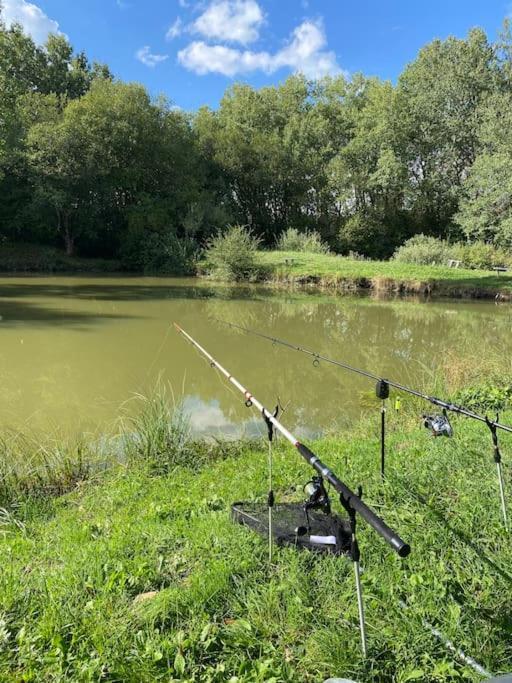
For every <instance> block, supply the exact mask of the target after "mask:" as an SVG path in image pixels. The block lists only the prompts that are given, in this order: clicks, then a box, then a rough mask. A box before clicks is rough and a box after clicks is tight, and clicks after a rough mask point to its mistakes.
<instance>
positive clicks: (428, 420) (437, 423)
mask: <svg viewBox="0 0 512 683" xmlns="http://www.w3.org/2000/svg"><path fill="white" fill-rule="evenodd" d="M423 424H424V425H425V427H426V428H427V429H430V431H431V432H432V436H434V437H438V436H447V437H448V438H449V437H451V436H453V427H452V425H451V423H450V420H449V419H448V415H447V413H446V410H443V414H442V415H423Z"/></svg>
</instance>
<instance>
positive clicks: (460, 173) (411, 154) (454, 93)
mask: <svg viewBox="0 0 512 683" xmlns="http://www.w3.org/2000/svg"><path fill="white" fill-rule="evenodd" d="M496 83H497V71H496V64H495V53H494V49H493V46H492V45H490V44H489V42H488V41H487V38H486V36H485V33H484V32H483V31H481V30H480V29H474V30H472V31H470V33H469V35H468V37H467V38H466V39H465V40H460V39H457V38H453V37H451V38H448V39H447V40H445V41H441V40H434V41H433V42H432V43H430V44H429V45H427V46H426V47H424V48H423V49H422V50H420V53H419V55H418V57H417V59H416V60H415V61H414V62H412V63H411V64H410V65H409V66H408V67H407V68H406V69H405V71H404V72H403V73H402V75H401V76H400V78H399V81H398V91H397V96H398V105H399V106H398V109H397V120H398V121H399V123H400V128H401V131H400V136H401V142H400V146H401V148H402V149H403V152H402V153H403V157H402V161H403V163H405V164H406V165H407V167H408V169H409V174H410V190H411V210H412V211H413V212H414V214H415V215H416V217H417V225H418V230H420V231H421V230H424V231H425V232H430V233H437V234H441V235H442V234H444V233H446V232H447V231H449V227H450V225H451V223H452V217H453V215H454V213H455V211H456V210H457V204H458V199H459V196H460V186H461V183H462V182H463V181H464V179H465V177H466V176H467V174H468V171H469V169H470V168H471V166H472V164H473V162H474V160H475V158H476V155H477V153H478V146H479V142H478V130H479V126H480V123H481V108H480V107H481V104H482V102H484V101H485V99H486V98H487V97H488V95H489V94H491V93H492V92H493V91H494V90H495V88H496Z"/></svg>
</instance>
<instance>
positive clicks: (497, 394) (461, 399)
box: [453, 380, 512, 412]
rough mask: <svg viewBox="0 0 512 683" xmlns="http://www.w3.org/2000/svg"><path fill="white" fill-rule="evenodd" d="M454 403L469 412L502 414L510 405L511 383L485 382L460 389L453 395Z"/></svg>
mask: <svg viewBox="0 0 512 683" xmlns="http://www.w3.org/2000/svg"><path fill="white" fill-rule="evenodd" d="M453 400H454V402H455V403H458V404H460V405H462V406H464V407H465V408H469V409H470V410H477V411H478V410H480V411H490V412H502V411H503V410H508V409H509V408H510V407H511V405H512V381H510V380H509V381H508V382H507V381H505V380H502V381H501V382H500V383H499V384H496V383H494V382H486V383H484V384H478V385H477V386H472V387H466V388H464V389H460V390H459V391H457V392H456V393H455V394H454V399H453Z"/></svg>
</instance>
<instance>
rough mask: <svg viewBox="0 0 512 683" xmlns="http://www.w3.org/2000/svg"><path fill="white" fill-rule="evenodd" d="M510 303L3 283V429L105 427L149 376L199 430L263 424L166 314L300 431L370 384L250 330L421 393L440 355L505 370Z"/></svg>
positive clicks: (74, 281) (341, 413)
mask: <svg viewBox="0 0 512 683" xmlns="http://www.w3.org/2000/svg"><path fill="white" fill-rule="evenodd" d="M511 310H512V309H511V308H510V306H509V305H503V306H495V305H494V304H492V303H489V302H443V301H438V302H423V301H412V300H393V301H389V300H382V299H379V300H375V299H370V298H364V297H361V296H350V297H332V296H328V295H318V294H312V293H289V292H283V291H274V292H269V291H266V290H264V289H261V288H247V287H234V288H233V287H216V286H213V285H211V284H209V283H204V282H198V281H194V280H179V279H163V278H114V277H109V278H32V277H30V278H6V279H3V280H0V316H1V320H0V335H1V340H2V343H1V345H0V373H1V378H2V381H1V383H0V424H2V426H4V427H5V426H17V425H20V424H29V425H34V426H36V427H38V428H40V427H46V426H47V425H52V426H53V425H56V426H59V427H64V428H66V429H71V430H77V429H84V428H96V427H101V428H104V427H107V426H109V425H111V424H112V422H113V421H114V420H115V418H116V417H117V416H118V415H119V412H120V406H121V405H122V403H123V402H124V401H126V400H127V399H128V398H130V396H131V395H133V393H135V392H142V393H149V392H150V391H151V389H152V387H154V385H155V383H156V381H157V378H158V377H161V378H163V379H164V380H168V381H169V382H170V383H171V384H172V386H173V387H174V390H175V393H178V392H179V393H181V394H182V395H183V397H184V398H185V404H186V407H187V408H188V409H189V411H190V414H191V420H192V426H193V428H194V430H195V432H196V433H198V434H207V433H210V434H219V435H220V434H222V435H231V436H233V435H238V434H239V433H245V434H247V435H249V436H254V435H257V434H261V433H262V432H263V425H262V424H260V423H261V422H262V421H261V420H260V419H259V418H258V416H257V415H256V416H255V415H254V412H252V413H251V412H249V411H248V410H247V408H245V407H244V405H243V400H242V397H241V396H240V395H238V394H236V392H235V391H234V390H233V391H232V392H229V391H228V390H227V388H226V382H225V381H224V380H223V379H222V378H220V377H218V375H217V373H216V372H214V371H213V370H212V369H211V368H210V367H209V366H208V364H206V363H204V361H203V360H202V359H201V358H200V357H199V356H198V355H197V353H195V352H194V350H193V349H192V348H191V347H190V346H189V345H187V344H186V343H185V342H184V340H183V339H182V338H181V337H179V336H178V335H176V334H175V333H174V331H173V330H172V329H171V328H170V325H171V323H172V321H174V320H176V321H178V322H180V324H181V325H182V326H183V327H184V328H185V329H187V331H188V332H190V334H192V335H193V336H194V337H196V338H197V339H198V341H199V342H201V343H203V344H204V345H206V346H207V347H208V350H209V351H210V352H211V353H212V354H213V355H214V356H216V357H217V358H218V360H219V361H220V362H221V363H223V364H224V365H225V366H227V367H228V368H229V370H230V371H231V372H232V373H233V374H234V375H235V376H237V377H238V378H239V379H240V381H242V382H243V383H244V384H246V385H247V386H248V387H250V388H251V391H252V392H253V393H254V394H255V395H257V396H258V398H260V400H262V402H264V403H265V404H266V405H267V406H269V407H273V406H274V405H275V404H276V402H277V401H280V402H281V403H282V404H288V408H287V411H286V413H285V415H284V418H283V419H284V421H285V422H286V423H287V424H288V426H290V427H291V428H293V429H295V430H297V432H298V433H299V434H300V435H301V436H302V437H303V438H306V437H307V438H309V437H311V436H314V435H316V434H318V433H319V432H320V431H322V430H325V429H328V428H336V427H337V428H340V427H343V426H346V425H348V424H350V423H351V422H353V421H354V420H355V419H357V418H358V417H359V416H360V415H361V413H362V412H365V411H367V410H368V409H369V400H368V396H369V394H370V393H371V392H373V386H372V384H371V383H370V382H368V380H366V379H364V378H361V377H358V376H356V375H352V374H349V373H346V372H343V371H341V370H339V369H336V368H333V367H332V366H328V365H325V364H320V367H318V368H315V367H313V365H312V363H311V359H309V360H308V359H307V358H306V357H304V356H302V355H299V354H297V353H294V352H292V351H288V350H285V349H282V348H279V347H275V346H272V345H271V344H269V343H268V342H265V341H263V340H261V339H257V338H253V337H247V336H246V335H243V334H242V333H237V332H235V331H233V330H229V329H228V328H226V327H225V326H223V325H220V324H219V323H218V322H216V319H217V318H221V319H224V320H228V321H231V322H235V323H237V324H241V325H246V326H248V327H252V328H255V329H259V330H261V331H264V332H266V333H269V334H271V335H275V336H278V337H282V338H284V339H288V340H290V341H293V342H296V343H297V344H299V345H302V346H306V347H310V348H313V349H315V350H316V351H318V352H319V353H321V354H324V355H326V356H331V357H335V358H339V359H341V360H343V361H345V362H347V363H349V364H351V365H355V366H358V367H362V368H366V369H368V370H371V371H372V372H375V373H376V374H380V375H382V376H389V377H392V378H393V379H395V380H397V381H401V382H403V383H405V384H410V385H412V386H417V387H418V388H421V389H425V390H427V391H428V390H430V389H431V388H432V383H433V376H434V373H435V372H437V371H438V370H439V369H440V368H443V367H444V366H445V364H446V356H447V354H450V355H451V356H453V357H457V358H459V357H465V356H468V355H471V354H473V355H474V354H475V352H477V350H478V349H481V350H485V349H492V350H493V352H494V353H496V355H499V354H501V356H502V358H503V371H504V372H505V371H510V362H511V361H510V356H511V354H510V341H509V339H510V329H511Z"/></svg>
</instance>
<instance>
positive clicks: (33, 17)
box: [2, 0, 61, 45]
mask: <svg viewBox="0 0 512 683" xmlns="http://www.w3.org/2000/svg"><path fill="white" fill-rule="evenodd" d="M2 5H3V12H2V17H3V20H4V23H5V25H6V26H7V27H9V26H11V25H12V24H16V23H17V24H21V25H22V26H23V28H24V30H25V31H26V32H27V33H28V34H29V35H31V36H32V38H33V40H34V42H35V43H37V44H39V45H41V44H42V43H44V42H46V39H47V38H48V34H50V33H61V31H59V24H58V23H57V22H56V21H54V20H53V19H50V18H49V17H48V16H46V14H45V13H44V12H43V10H42V9H41V8H40V7H38V6H37V5H34V4H33V3H31V2H27V0H3V2H2Z"/></svg>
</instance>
